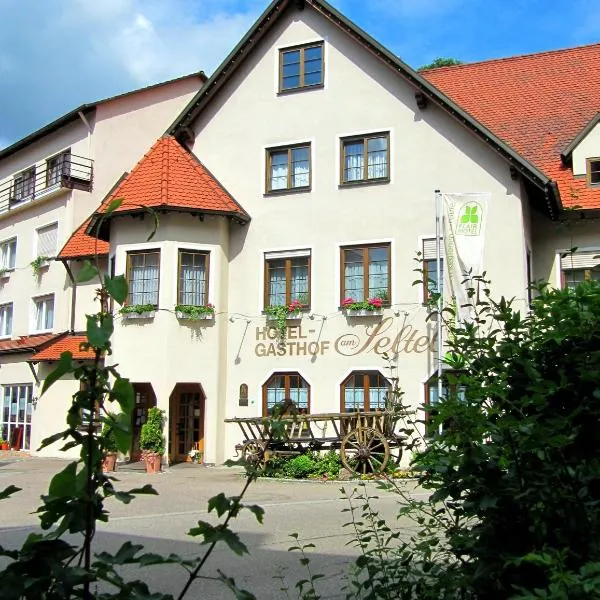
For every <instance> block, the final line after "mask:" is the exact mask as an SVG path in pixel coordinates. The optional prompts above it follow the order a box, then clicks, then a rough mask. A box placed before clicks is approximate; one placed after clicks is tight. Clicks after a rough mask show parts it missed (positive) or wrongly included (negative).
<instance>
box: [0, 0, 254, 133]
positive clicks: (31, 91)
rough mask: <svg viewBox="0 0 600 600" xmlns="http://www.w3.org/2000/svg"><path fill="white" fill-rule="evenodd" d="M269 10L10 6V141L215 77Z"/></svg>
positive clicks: (79, 3) (6, 21)
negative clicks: (89, 111) (149, 91)
mask: <svg viewBox="0 0 600 600" xmlns="http://www.w3.org/2000/svg"><path fill="white" fill-rule="evenodd" d="M264 6H265V0H168V1H166V0H102V2H98V1H97V0H52V2H39V1H37V0H21V1H20V2H19V3H16V2H14V1H13V0H0V14H2V15H3V18H2V20H1V21H0V74H1V75H2V85H3V94H1V95H0V138H2V139H5V140H10V141H14V140H16V139H18V138H19V137H21V136H23V135H26V134H27V133H28V132H30V131H32V130H34V129H36V128H38V127H40V126H42V125H44V124H45V123H47V122H49V121H50V120H52V119H54V118H56V117H57V116H59V115H61V114H63V113H65V112H67V111H68V110H70V109H72V108H74V107H76V106H77V105H79V104H82V103H84V102H91V101H93V100H97V99H100V98H103V97H107V96H111V95H114V94H117V93H121V92H126V91H128V90H131V89H134V88H136V87H140V86H144V85H149V84H152V83H157V82H159V81H164V80H166V79H170V78H174V77H178V76H181V75H184V74H188V73H192V72H195V71H199V70H204V71H205V72H207V73H210V72H212V70H214V68H215V67H216V66H217V65H218V64H219V63H220V62H221V60H222V59H223V58H224V57H225V56H226V55H227V53H228V52H229V50H231V48H233V46H234V45H235V44H236V43H237V42H238V41H239V39H240V38H241V37H242V36H243V35H244V33H245V32H246V30H247V29H248V28H249V27H250V25H251V24H252V22H253V21H254V20H255V19H256V18H257V16H258V15H259V14H260V12H261V10H263V9H264ZM5 89H6V90H10V92H11V93H8V94H7V93H4V90H5Z"/></svg>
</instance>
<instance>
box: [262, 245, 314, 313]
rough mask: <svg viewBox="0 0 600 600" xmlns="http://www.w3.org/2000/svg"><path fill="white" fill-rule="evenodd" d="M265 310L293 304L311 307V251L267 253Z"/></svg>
mask: <svg viewBox="0 0 600 600" xmlns="http://www.w3.org/2000/svg"><path fill="white" fill-rule="evenodd" d="M264 298H265V308H268V307H269V306H281V305H284V304H288V305H289V304H291V303H292V302H293V301H294V300H295V301H297V302H300V304H301V305H302V306H303V307H304V308H308V307H309V306H310V250H296V251H290V252H267V253H265V289H264Z"/></svg>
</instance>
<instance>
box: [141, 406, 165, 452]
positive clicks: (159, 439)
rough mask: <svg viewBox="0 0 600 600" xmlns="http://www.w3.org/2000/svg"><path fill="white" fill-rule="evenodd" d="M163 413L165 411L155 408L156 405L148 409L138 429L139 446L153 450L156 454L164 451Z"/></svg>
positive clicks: (149, 450)
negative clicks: (144, 419) (145, 417)
mask: <svg viewBox="0 0 600 600" xmlns="http://www.w3.org/2000/svg"><path fill="white" fill-rule="evenodd" d="M164 415H165V411H164V410H160V409H159V408H156V406H154V407H152V408H150V409H149V410H148V417H147V419H146V422H145V423H144V424H143V425H142V429H141V431H140V448H141V449H142V450H146V451H148V452H155V453H156V454H164V453H165V438H164V436H163V426H164V422H165V416H164Z"/></svg>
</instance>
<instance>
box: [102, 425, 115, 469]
mask: <svg viewBox="0 0 600 600" xmlns="http://www.w3.org/2000/svg"><path fill="white" fill-rule="evenodd" d="M100 438H101V441H102V451H103V457H102V472H103V473H109V472H112V471H116V470H117V452H118V450H119V448H118V446H117V439H116V438H115V431H114V428H113V427H112V426H111V425H110V424H109V423H105V424H104V427H103V428H102V433H101V434H100Z"/></svg>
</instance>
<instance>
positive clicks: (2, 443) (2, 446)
mask: <svg viewBox="0 0 600 600" xmlns="http://www.w3.org/2000/svg"><path fill="white" fill-rule="evenodd" d="M0 450H10V447H9V445H8V442H7V441H6V440H5V439H4V438H1V437H0Z"/></svg>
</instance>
